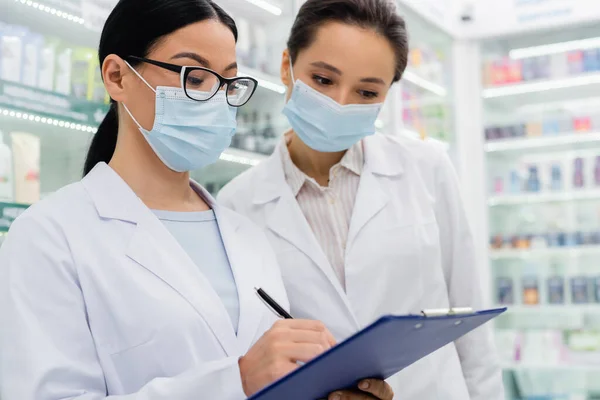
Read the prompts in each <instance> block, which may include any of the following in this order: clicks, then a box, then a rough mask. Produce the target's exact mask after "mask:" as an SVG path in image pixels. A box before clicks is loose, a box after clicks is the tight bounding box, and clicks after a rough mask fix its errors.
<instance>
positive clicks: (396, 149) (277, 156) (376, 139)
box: [253, 134, 404, 205]
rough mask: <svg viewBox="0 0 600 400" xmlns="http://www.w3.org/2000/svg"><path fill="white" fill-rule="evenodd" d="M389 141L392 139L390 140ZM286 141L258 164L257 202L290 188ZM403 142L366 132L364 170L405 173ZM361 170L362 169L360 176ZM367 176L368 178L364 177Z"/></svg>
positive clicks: (372, 172)
mask: <svg viewBox="0 0 600 400" xmlns="http://www.w3.org/2000/svg"><path fill="white" fill-rule="evenodd" d="M389 142H392V143H389ZM284 145H285V141H284V140H280V141H279V143H278V144H277V148H276V149H275V151H274V152H273V154H272V155H271V156H270V157H269V158H268V159H267V160H266V161H265V162H263V163H262V164H260V165H259V166H258V167H256V168H257V169H258V174H257V175H258V177H259V180H258V181H257V182H256V189H255V191H254V199H253V202H254V204H256V205H260V204H266V203H269V202H271V201H273V200H276V199H277V198H279V197H282V196H283V195H285V194H286V192H287V191H290V193H292V194H293V192H291V189H289V185H287V183H286V179H285V173H284V168H283V158H282V149H281V148H280V147H281V146H284ZM401 148H402V146H401V145H400V144H399V143H396V142H394V140H393V139H392V138H387V137H385V136H383V135H381V134H376V135H374V136H369V137H367V138H366V139H364V140H363V150H364V162H365V167H364V170H363V171H366V172H368V173H371V174H375V175H379V176H387V177H398V176H401V175H402V174H404V159H403V157H402V154H403V153H402V151H401ZM362 175H364V173H361V176H362ZM367 179H369V178H367Z"/></svg>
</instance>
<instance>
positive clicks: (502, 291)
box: [496, 277, 515, 305]
mask: <svg viewBox="0 0 600 400" xmlns="http://www.w3.org/2000/svg"><path fill="white" fill-rule="evenodd" d="M496 287H497V293H498V304H503V305H508V304H514V303H515V292H514V287H513V280H512V279H510V278H505V277H501V278H498V279H497V281H496Z"/></svg>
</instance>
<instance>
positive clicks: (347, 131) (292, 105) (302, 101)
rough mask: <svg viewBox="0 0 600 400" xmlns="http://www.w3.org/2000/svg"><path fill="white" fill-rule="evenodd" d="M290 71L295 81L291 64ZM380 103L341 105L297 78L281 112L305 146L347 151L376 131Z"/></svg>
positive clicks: (332, 150) (328, 151) (321, 150)
mask: <svg viewBox="0 0 600 400" xmlns="http://www.w3.org/2000/svg"><path fill="white" fill-rule="evenodd" d="M290 71H291V74H292V80H294V71H293V69H292V66H291V64H290ZM382 106H383V104H382V103H378V104H350V105H345V106H342V105H341V104H339V103H337V102H336V101H335V100H333V99H332V98H330V97H327V96H325V95H324V94H322V93H320V92H318V91H317V90H315V89H313V88H311V87H310V86H308V85H307V84H306V83H304V82H302V81H301V80H296V81H295V82H294V89H293V91H292V95H291V97H290V99H289V101H288V102H287V104H286V105H285V107H284V109H283V114H284V115H285V116H286V117H287V119H288V121H289V122H290V125H291V126H292V129H293V130H294V132H296V134H297V135H298V137H299V138H300V140H302V141H303V142H304V143H305V144H306V145H307V146H308V147H310V148H311V149H313V150H316V151H320V152H323V153H333V152H339V151H344V150H348V149H349V148H350V147H352V146H353V145H354V144H355V143H358V142H359V141H360V140H361V139H363V138H365V137H367V136H370V135H373V134H375V121H377V117H378V116H379V112H380V111H381V107H382Z"/></svg>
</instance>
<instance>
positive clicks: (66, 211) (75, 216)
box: [9, 182, 93, 237]
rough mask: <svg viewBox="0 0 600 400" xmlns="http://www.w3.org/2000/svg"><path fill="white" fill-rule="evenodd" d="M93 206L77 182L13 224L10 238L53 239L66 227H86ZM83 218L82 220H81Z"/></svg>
mask: <svg viewBox="0 0 600 400" xmlns="http://www.w3.org/2000/svg"><path fill="white" fill-rule="evenodd" d="M92 212H93V203H92V202H91V199H90V198H89V196H88V194H87V192H86V190H85V188H84V187H83V184H82V183H81V182H77V183H74V184H71V185H68V186H65V187H64V188H62V189H60V190H58V191H57V192H55V193H53V194H52V195H50V196H48V197H47V198H45V199H43V200H41V201H39V202H37V203H36V204H34V205H32V206H31V207H29V208H28V209H27V210H25V212H23V213H22V214H21V215H20V216H19V217H18V218H17V219H16V220H15V221H14V223H13V224H12V226H11V228H10V233H9V236H11V235H22V234H25V235H29V236H30V237H33V236H34V235H43V234H47V235H53V234H56V233H57V232H58V231H64V228H65V226H67V225H68V224H69V223H75V222H76V223H80V224H85V223H86V218H85V216H86V215H93V214H92ZM82 217H83V218H82Z"/></svg>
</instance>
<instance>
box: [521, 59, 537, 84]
mask: <svg viewBox="0 0 600 400" xmlns="http://www.w3.org/2000/svg"><path fill="white" fill-rule="evenodd" d="M522 65H523V81H525V82H527V81H533V80H535V79H536V74H535V59H534V58H525V59H524V60H523V64H522Z"/></svg>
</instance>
